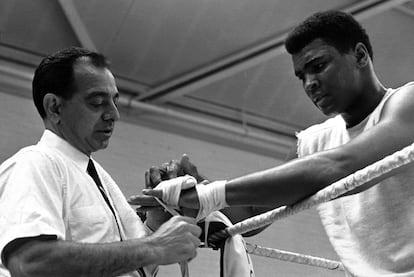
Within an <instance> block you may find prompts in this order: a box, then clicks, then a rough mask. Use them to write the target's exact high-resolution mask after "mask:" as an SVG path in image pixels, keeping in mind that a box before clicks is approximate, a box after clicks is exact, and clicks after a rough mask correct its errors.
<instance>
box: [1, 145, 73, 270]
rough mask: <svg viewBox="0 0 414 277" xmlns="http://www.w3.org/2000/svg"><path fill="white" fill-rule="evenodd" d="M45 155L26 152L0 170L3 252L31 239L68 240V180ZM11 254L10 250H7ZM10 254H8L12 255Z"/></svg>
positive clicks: (3, 257)
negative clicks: (65, 215)
mask: <svg viewBox="0 0 414 277" xmlns="http://www.w3.org/2000/svg"><path fill="white" fill-rule="evenodd" d="M61 176H62V174H61V172H59V169H58V166H57V163H56V162H55V161H53V160H52V159H51V158H50V157H49V156H47V155H46V154H44V153H40V152H36V151H31V150H23V151H21V152H19V153H18V154H17V155H16V157H15V158H14V159H11V160H9V161H7V162H6V163H4V164H3V165H2V167H1V169H0V249H1V258H2V261H3V264H4V262H5V259H6V257H5V256H4V255H5V254H6V253H4V252H5V251H4V249H5V248H7V247H6V246H8V245H9V244H10V243H11V242H14V241H16V240H18V239H21V238H28V237H39V236H47V237H49V238H50V237H55V238H57V239H58V238H64V236H65V224H64V221H63V215H62V213H63V202H64V181H63V178H62V177H61ZM7 252H8V253H9V252H10V251H7ZM8 253H7V254H8Z"/></svg>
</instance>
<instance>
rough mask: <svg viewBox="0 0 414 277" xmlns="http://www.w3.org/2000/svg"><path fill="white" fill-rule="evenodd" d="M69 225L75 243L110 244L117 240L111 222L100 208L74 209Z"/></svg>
mask: <svg viewBox="0 0 414 277" xmlns="http://www.w3.org/2000/svg"><path fill="white" fill-rule="evenodd" d="M68 225H69V226H68V227H69V228H70V234H71V239H72V240H73V241H78V242H89V243H96V242H110V241H114V240H115V238H116V237H114V235H115V234H114V230H113V226H112V225H111V220H110V218H108V215H107V214H106V213H105V211H104V210H103V209H102V207H100V206H96V205H95V206H86V207H78V208H75V209H72V210H71V212H70V215H69V222H68Z"/></svg>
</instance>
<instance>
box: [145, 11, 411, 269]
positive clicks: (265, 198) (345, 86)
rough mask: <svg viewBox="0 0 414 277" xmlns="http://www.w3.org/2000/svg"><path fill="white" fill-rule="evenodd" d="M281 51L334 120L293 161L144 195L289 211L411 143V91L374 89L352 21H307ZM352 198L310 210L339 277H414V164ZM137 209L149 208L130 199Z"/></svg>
mask: <svg viewBox="0 0 414 277" xmlns="http://www.w3.org/2000/svg"><path fill="white" fill-rule="evenodd" d="M285 46H286V49H287V51H288V52H289V53H290V54H291V55H292V61H293V67H294V71H295V75H296V76H297V77H298V78H299V80H301V82H302V84H303V88H304V90H305V92H306V95H307V96H308V97H309V99H310V100H311V101H312V102H313V103H314V104H315V105H316V107H318V108H319V109H320V110H321V111H322V112H323V113H324V114H326V115H330V116H334V117H332V118H331V119H328V120H327V121H326V122H324V123H322V124H318V125H315V126H312V127H310V128H308V129H307V130H305V131H302V132H301V133H299V135H298V155H299V158H298V159H295V160H293V161H290V162H288V163H286V164H284V165H281V166H278V167H275V168H271V169H268V170H265V171H261V172H257V173H253V174H250V175H246V176H242V177H239V178H235V179H233V180H229V181H218V182H213V183H212V184H209V185H208V186H203V187H201V186H200V185H198V186H197V190H194V189H188V190H182V191H181V196H180V197H179V199H172V197H170V196H171V195H172V194H169V193H167V191H174V190H176V189H177V188H178V189H180V186H181V184H180V183H177V184H172V186H171V187H169V188H166V189H163V190H150V191H147V192H146V194H148V195H153V196H157V197H162V199H163V200H164V201H167V202H168V203H170V204H174V203H176V202H177V201H179V202H178V204H179V206H182V207H188V208H195V209H198V208H199V207H200V206H201V207H202V209H204V211H201V212H202V213H203V214H208V213H209V212H211V211H212V210H218V209H221V208H223V207H225V206H227V205H228V206H241V205H257V206H261V205H269V206H283V205H291V204H294V203H296V202H298V201H299V200H302V199H304V198H305V197H307V196H310V195H312V194H314V193H315V192H317V191H319V190H320V189H322V188H324V187H326V186H328V185H329V184H331V183H333V182H335V181H337V180H339V179H341V178H343V177H345V176H347V175H349V174H351V173H353V172H355V171H356V170H358V169H362V168H364V167H366V166H367V165H370V164H372V163H374V162H375V161H378V160H380V159H381V158H383V157H385V156H387V155H389V154H392V153H394V152H396V151H398V150H400V149H402V148H403V147H405V146H408V145H410V144H412V143H413V134H414V83H408V84H406V85H404V86H402V87H399V88H397V89H386V88H385V87H384V86H383V85H382V84H381V82H380V81H379V80H378V78H377V76H376V74H375V71H374V67H373V62H372V59H373V54H372V48H371V44H370V41H369V38H368V35H367V34H366V32H365V30H364V29H363V28H362V27H361V25H360V24H359V23H358V22H356V21H355V19H354V18H353V17H352V16H351V15H348V14H346V13H343V12H339V11H328V12H321V13H316V14H314V15H312V16H310V17H309V18H308V19H306V20H305V21H304V22H302V23H301V24H299V25H298V26H297V27H296V28H294V29H293V30H292V31H291V32H290V34H289V35H288V37H287V40H286V43H285ZM198 187H200V188H198ZM353 193H354V194H350V195H349V196H346V197H342V198H339V199H336V200H334V201H331V202H329V203H326V204H322V205H320V206H319V207H318V210H319V213H320V216H321V220H322V223H323V225H324V226H325V229H326V232H327V234H328V236H329V239H330V241H331V243H332V245H333V247H334V249H335V250H336V252H337V253H338V255H339V257H340V259H341V261H342V263H343V264H344V266H345V268H346V270H347V274H348V275H349V276H413V275H414V263H413V261H414V232H413V230H414V221H413V219H412V218H413V214H414V205H413V204H412V203H413V201H414V170H413V166H410V167H409V168H408V169H406V170H404V171H402V172H400V173H399V174H398V175H395V176H393V177H390V178H388V179H386V180H384V181H382V182H381V183H379V184H376V185H375V186H372V187H362V188H360V189H358V190H357V191H353ZM177 195H179V194H177ZM146 201H149V202H150V201H151V200H150V199H148V198H145V197H138V198H137V202H140V203H145V202H146ZM200 203H201V205H200Z"/></svg>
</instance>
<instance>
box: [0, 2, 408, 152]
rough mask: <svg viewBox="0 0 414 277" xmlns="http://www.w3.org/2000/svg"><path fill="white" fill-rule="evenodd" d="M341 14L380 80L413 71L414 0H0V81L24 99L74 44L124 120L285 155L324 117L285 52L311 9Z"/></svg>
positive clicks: (398, 80) (389, 82) (394, 81)
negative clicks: (361, 32)
mask: <svg viewBox="0 0 414 277" xmlns="http://www.w3.org/2000/svg"><path fill="white" fill-rule="evenodd" d="M327 9H341V10H344V11H347V12H350V13H352V14H354V15H355V17H356V18H357V19H358V20H359V21H360V22H361V23H362V24H363V26H364V27H365V28H366V29H367V30H368V33H369V34H370V36H371V40H372V44H373V47H374V64H375V66H376V68H377V73H378V75H379V77H380V79H381V80H382V81H383V83H384V85H385V86H387V87H393V86H397V85H400V84H402V83H404V82H406V81H409V80H412V79H413V76H414V52H413V49H414V36H413V29H414V28H413V27H414V1H407V0H406V1H403V0H389V1H372V0H365V1H362V0H361V1H355V0H279V1H277V0H254V1H251V0H168V1H166V0H163V1H162V0H151V1H148V0H88V1H85V0H55V1H52V0H36V1H32V0H2V1H1V2H0V85H1V87H2V88H3V90H4V89H6V90H7V91H9V92H11V93H15V94H17V95H21V96H27V97H30V80H31V78H32V76H33V69H34V68H35V66H36V65H37V64H38V63H39V61H40V59H41V58H42V57H43V56H45V55H46V54H48V53H51V52H54V51H56V50H57V49H60V48H63V47H67V46H71V45H77V46H84V47H87V48H90V49H96V50H98V51H100V52H102V53H104V54H105V55H106V56H107V57H108V58H109V59H110V60H111V64H112V71H113V72H114V75H115V76H116V78H117V83H118V87H119V90H120V92H121V95H122V98H121V105H122V107H121V110H122V112H123V115H124V117H123V118H124V120H127V121H130V122H134V123H139V124H146V125H148V126H151V127H154V128H160V129H164V130H166V131H171V132H178V133H180V134H182V135H185V136H192V137H195V138H198V139H205V140H209V141H213V142H217V143H220V144H225V145H229V146H233V147H238V148H241V149H245V150H248V151H253V152H256V153H260V154H263V155H269V156H274V157H278V158H283V157H285V156H286V155H288V154H289V150H290V149H291V147H292V146H293V145H294V143H295V132H296V131H298V130H300V129H303V128H305V127H306V126H309V125H310V124H313V123H315V122H320V121H322V120H324V116H322V115H321V114H320V113H319V112H318V110H317V109H316V108H315V107H314V106H313V105H312V104H311V103H310V101H308V100H307V98H306V96H305V95H304V93H303V91H302V88H301V85H300V82H298V81H297V80H296V79H295V77H294V74H293V69H292V65H291V60H290V57H289V55H288V54H287V53H286V51H285V50H284V48H283V40H284V38H285V36H286V34H287V32H288V31H289V30H290V29H291V28H292V27H293V26H294V25H295V24H297V23H298V22H299V21H301V20H302V19H304V18H305V17H307V16H308V15H310V14H311V13H313V12H316V11H319V10H327Z"/></svg>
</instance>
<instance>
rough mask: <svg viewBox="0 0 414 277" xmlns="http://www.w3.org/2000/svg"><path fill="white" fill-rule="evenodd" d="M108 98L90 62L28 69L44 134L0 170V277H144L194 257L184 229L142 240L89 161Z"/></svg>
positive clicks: (177, 226)
mask: <svg viewBox="0 0 414 277" xmlns="http://www.w3.org/2000/svg"><path fill="white" fill-rule="evenodd" d="M118 96H119V93H118V90H117V87H116V84H115V79H114V76H113V75H112V73H111V71H110V70H109V67H108V62H107V60H106V59H105V57H104V56H102V55H100V54H98V53H95V52H91V51H88V50H85V49H81V48H69V49H64V50H62V51H59V52H57V53H55V54H53V55H51V56H48V57H46V58H45V59H43V61H42V62H41V63H40V65H39V66H38V68H37V69H36V72H35V75H34V79H33V99H34V103H35V105H36V108H37V110H38V112H39V114H40V116H41V117H42V119H43V121H44V125H45V131H44V133H43V135H42V137H41V139H40V141H39V142H38V144H36V145H33V146H29V147H26V148H23V149H22V150H20V151H19V152H18V153H16V154H15V155H14V156H12V157H11V158H10V159H8V160H7V161H5V162H4V163H3V164H2V165H1V167H0V251H1V258H2V262H1V264H0V275H1V276H10V275H12V276H99V277H101V276H118V275H122V276H153V275H155V273H156V271H157V267H156V265H157V264H171V263H176V262H181V261H187V260H189V259H192V258H194V256H195V255H196V249H197V247H198V245H199V244H200V240H199V239H198V236H199V235H200V233H201V230H200V228H199V227H198V226H196V225H195V224H194V223H195V221H194V219H192V218H188V217H180V216H177V217H173V218H171V219H170V220H169V221H168V222H166V223H164V224H162V225H161V226H159V225H160V224H161V223H163V222H159V220H157V218H154V220H152V221H151V222H152V223H158V224H155V225H152V226H149V227H151V229H153V230H156V231H155V232H154V233H152V234H150V233H151V232H150V231H149V230H148V229H147V228H145V226H144V225H143V224H142V222H141V221H140V219H139V218H138V217H137V215H136V214H135V212H134V211H133V209H132V208H131V207H130V206H129V204H128V203H127V202H126V200H125V198H124V196H123V195H122V193H121V191H120V189H119V188H118V186H117V185H116V183H115V182H114V181H113V180H112V178H111V177H110V176H109V174H108V173H107V172H106V171H105V170H104V169H103V168H102V167H101V166H100V165H99V164H98V163H97V162H96V161H95V160H93V159H92V158H91V154H92V153H93V152H96V151H98V150H101V149H104V148H106V147H107V145H108V142H109V139H110V137H111V135H112V132H113V131H114V125H115V122H116V121H117V120H118V119H119V112H118V109H117V99H118ZM152 215H153V216H155V217H157V214H156V213H152ZM158 227H159V228H158ZM157 228H158V230H157Z"/></svg>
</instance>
